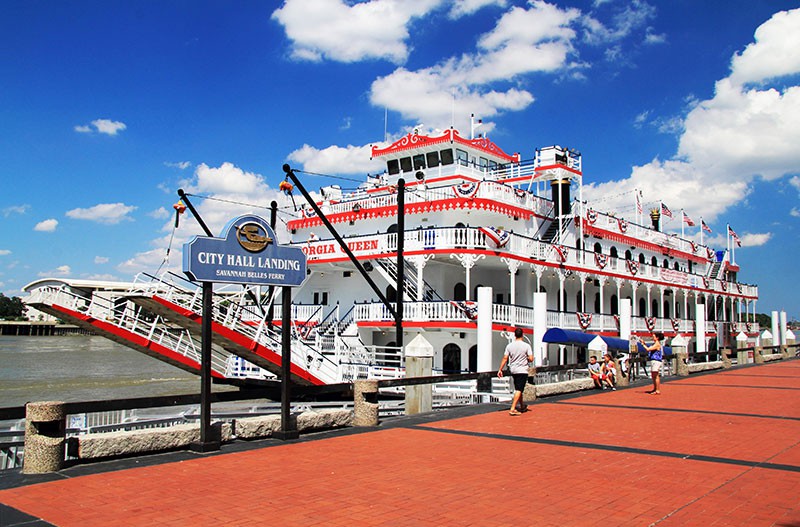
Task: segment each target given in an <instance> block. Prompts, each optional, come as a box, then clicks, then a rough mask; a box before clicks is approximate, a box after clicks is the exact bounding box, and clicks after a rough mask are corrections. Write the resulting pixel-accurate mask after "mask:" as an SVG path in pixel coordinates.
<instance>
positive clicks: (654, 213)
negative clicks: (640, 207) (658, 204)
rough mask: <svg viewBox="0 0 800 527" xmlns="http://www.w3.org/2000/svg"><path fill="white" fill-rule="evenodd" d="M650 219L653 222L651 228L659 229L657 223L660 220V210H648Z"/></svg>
mask: <svg viewBox="0 0 800 527" xmlns="http://www.w3.org/2000/svg"><path fill="white" fill-rule="evenodd" d="M650 221H652V222H653V230H654V231H657V230H659V228H658V224H659V223H660V222H661V211H660V210H658V209H651V210H650Z"/></svg>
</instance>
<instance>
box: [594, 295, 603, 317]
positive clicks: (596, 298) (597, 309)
mask: <svg viewBox="0 0 800 527" xmlns="http://www.w3.org/2000/svg"><path fill="white" fill-rule="evenodd" d="M594 312H595V313H602V310H601V309H600V293H595V294H594Z"/></svg>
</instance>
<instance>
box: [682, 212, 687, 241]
mask: <svg viewBox="0 0 800 527" xmlns="http://www.w3.org/2000/svg"><path fill="white" fill-rule="evenodd" d="M684 223H686V213H685V212H683V209H681V240H683V239H684V238H685V236H684V234H683V224H684Z"/></svg>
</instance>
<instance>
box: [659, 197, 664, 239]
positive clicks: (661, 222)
mask: <svg viewBox="0 0 800 527" xmlns="http://www.w3.org/2000/svg"><path fill="white" fill-rule="evenodd" d="M658 231H659V232H664V202H663V201H661V200H659V202H658Z"/></svg>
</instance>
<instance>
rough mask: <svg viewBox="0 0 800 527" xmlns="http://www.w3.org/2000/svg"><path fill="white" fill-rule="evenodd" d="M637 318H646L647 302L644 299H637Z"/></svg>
mask: <svg viewBox="0 0 800 527" xmlns="http://www.w3.org/2000/svg"><path fill="white" fill-rule="evenodd" d="M639 316H640V317H646V316H647V300H645V299H644V298H640V299H639Z"/></svg>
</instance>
